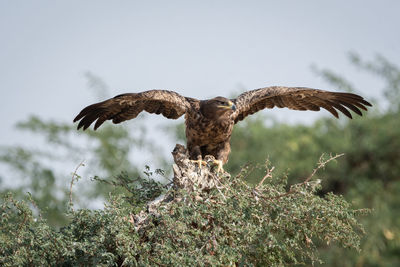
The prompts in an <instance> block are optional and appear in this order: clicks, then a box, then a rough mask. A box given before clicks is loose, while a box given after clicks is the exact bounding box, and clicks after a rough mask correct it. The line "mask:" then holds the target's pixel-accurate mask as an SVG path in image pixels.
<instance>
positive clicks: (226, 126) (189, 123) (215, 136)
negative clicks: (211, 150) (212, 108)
mask: <svg viewBox="0 0 400 267" xmlns="http://www.w3.org/2000/svg"><path fill="white" fill-rule="evenodd" d="M185 121H186V138H187V141H188V143H191V144H194V145H198V146H205V145H212V144H219V143H222V142H226V141H229V139H230V137H231V134H232V130H233V125H234V121H233V119H231V118H230V117H228V116H226V117H224V118H221V119H220V120H209V119H207V118H205V117H204V116H201V114H198V113H195V114H186V116H185Z"/></svg>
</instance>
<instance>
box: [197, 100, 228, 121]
mask: <svg viewBox="0 0 400 267" xmlns="http://www.w3.org/2000/svg"><path fill="white" fill-rule="evenodd" d="M235 110H236V106H235V104H234V103H233V102H232V101H231V100H229V99H228V98H225V97H222V96H217V97H214V98H212V99H209V100H203V101H201V102H200V112H201V113H202V114H203V116H204V117H206V118H208V119H213V120H220V119H221V118H225V117H226V116H229V115H231V114H232V113H233V112H234V111H235Z"/></svg>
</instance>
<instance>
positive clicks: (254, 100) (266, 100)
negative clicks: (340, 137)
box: [232, 86, 372, 122]
mask: <svg viewBox="0 0 400 267" xmlns="http://www.w3.org/2000/svg"><path fill="white" fill-rule="evenodd" d="M232 101H233V102H234V103H235V105H236V109H237V110H236V112H235V113H234V114H233V116H234V119H235V122H238V121H240V120H243V119H244V118H245V117H247V116H249V115H251V114H254V113H256V112H257V111H260V110H262V109H265V108H273V107H275V106H276V107H278V108H284V107H286V108H289V109H294V110H313V111H319V110H320V108H324V109H326V110H327V111H329V112H330V113H331V114H332V115H333V116H335V117H339V114H338V111H340V112H341V113H343V114H344V115H346V116H347V117H349V118H352V115H351V113H350V111H349V110H351V111H353V112H355V113H356V114H358V115H360V116H362V112H361V110H360V109H363V110H367V106H372V105H371V104H370V103H369V102H368V101H366V100H365V99H364V98H363V97H362V96H359V95H356V94H352V93H339V92H329V91H324V90H319V89H312V88H306V87H282V86H272V87H266V88H261V89H256V90H252V91H248V92H245V93H243V94H241V95H239V96H238V97H237V98H236V99H232Z"/></svg>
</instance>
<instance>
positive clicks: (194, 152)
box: [188, 145, 207, 169]
mask: <svg viewBox="0 0 400 267" xmlns="http://www.w3.org/2000/svg"><path fill="white" fill-rule="evenodd" d="M188 147H189V151H190V152H189V153H190V158H192V159H191V160H190V161H191V162H192V163H194V164H197V166H198V167H199V169H200V168H201V165H203V166H206V165H207V162H205V161H204V160H203V157H202V156H201V150H200V147H199V146H193V147H192V146H190V145H188ZM193 158H194V159H196V158H197V159H196V160H194V159H193Z"/></svg>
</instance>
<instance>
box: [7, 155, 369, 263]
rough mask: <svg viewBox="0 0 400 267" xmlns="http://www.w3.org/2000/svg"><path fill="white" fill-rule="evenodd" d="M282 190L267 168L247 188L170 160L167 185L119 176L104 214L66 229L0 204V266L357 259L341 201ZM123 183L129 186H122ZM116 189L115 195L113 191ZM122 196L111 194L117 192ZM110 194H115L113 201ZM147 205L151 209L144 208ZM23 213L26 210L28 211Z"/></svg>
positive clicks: (72, 216)
mask: <svg viewBox="0 0 400 267" xmlns="http://www.w3.org/2000/svg"><path fill="white" fill-rule="evenodd" d="M334 158H335V157H333V158H332V157H331V158H329V159H326V160H324V159H321V160H320V162H319V165H318V167H317V168H316V169H315V170H314V172H313V173H312V175H310V176H309V177H308V178H307V179H306V180H304V181H303V182H301V183H298V184H294V185H292V186H290V187H289V188H288V189H286V188H287V182H286V177H274V176H273V175H272V171H273V168H271V167H270V166H269V165H267V168H266V172H265V176H264V177H263V178H262V179H259V181H258V183H256V184H255V185H250V184H247V183H246V182H244V179H245V177H246V176H247V175H249V172H250V170H251V168H250V167H247V168H244V169H242V171H241V172H240V173H239V174H238V175H237V176H235V177H233V176H230V175H228V174H227V173H225V174H224V175H217V174H215V173H213V172H212V171H211V170H210V168H209V167H207V166H205V167H202V169H201V170H198V169H197V167H196V166H195V165H193V164H192V163H190V161H188V159H187V157H186V156H184V157H181V158H180V159H179V160H177V158H175V161H176V165H175V166H174V173H175V176H174V181H173V183H172V184H173V185H172V186H169V189H168V190H166V186H163V185H162V184H160V183H157V182H154V181H153V180H149V179H150V178H151V177H150V176H151V174H152V173H151V172H149V171H147V172H146V173H147V175H148V176H149V177H146V178H135V179H130V178H129V177H127V176H126V175H124V174H121V175H120V176H118V177H116V178H115V180H114V181H112V182H111V184H112V185H113V186H114V187H115V190H114V191H113V192H114V193H111V194H110V197H109V199H108V201H107V203H106V205H105V208H104V210H88V209H79V210H76V211H75V210H74V209H73V207H71V208H70V209H69V211H68V213H67V214H66V216H67V217H68V218H69V223H68V225H67V226H65V227H63V228H61V229H59V230H56V229H53V228H51V227H49V226H48V224H47V222H46V220H45V219H43V218H41V216H40V214H39V215H37V216H35V215H34V212H33V211H32V209H33V210H35V204H34V202H31V201H29V199H28V201H16V200H14V198H13V196H12V195H11V194H9V195H8V196H7V197H6V198H5V199H4V202H3V204H2V205H1V214H2V215H1V228H0V229H1V231H0V264H1V265H2V266H15V265H18V266H43V265H51V266H75V265H89V266H93V265H96V266H148V265H151V266H155V265H157V266H189V265H195V266H227V265H236V266H237V265H239V266H280V265H287V264H298V263H306V264H309V263H314V262H316V261H317V262H318V261H319V258H318V254H317V245H316V244H320V243H324V244H326V245H330V244H331V243H335V244H337V245H340V246H343V247H348V248H354V249H358V247H359V243H360V234H361V233H362V232H363V228H362V226H361V225H360V224H359V223H358V222H357V220H356V217H357V216H358V215H360V214H364V213H365V212H366V211H365V210H354V209H352V208H351V206H350V204H349V203H348V202H346V201H345V200H344V198H342V197H341V196H336V195H334V194H327V195H326V196H325V197H324V198H322V197H320V196H318V195H316V194H315V193H316V191H317V190H318V189H319V188H320V181H319V180H313V174H315V172H316V171H317V170H318V169H320V168H322V167H324V166H325V164H326V163H327V162H328V161H331V160H332V159H334ZM128 181H132V182H131V183H130V182H128ZM121 187H123V188H122V190H121ZM122 191H123V192H124V193H120V192H122ZM116 192H119V193H116ZM149 201H150V202H149ZM31 208H32V209H31Z"/></svg>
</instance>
